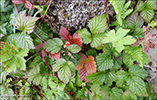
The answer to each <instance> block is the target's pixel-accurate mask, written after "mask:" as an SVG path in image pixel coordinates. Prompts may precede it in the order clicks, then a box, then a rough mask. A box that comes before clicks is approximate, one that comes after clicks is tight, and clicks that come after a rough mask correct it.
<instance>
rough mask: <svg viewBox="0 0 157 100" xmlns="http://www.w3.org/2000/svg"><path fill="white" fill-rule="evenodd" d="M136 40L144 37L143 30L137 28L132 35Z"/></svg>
mask: <svg viewBox="0 0 157 100" xmlns="http://www.w3.org/2000/svg"><path fill="white" fill-rule="evenodd" d="M131 35H132V36H133V37H134V38H135V39H138V38H139V37H143V28H135V30H134V32H133V33H132V34H131Z"/></svg>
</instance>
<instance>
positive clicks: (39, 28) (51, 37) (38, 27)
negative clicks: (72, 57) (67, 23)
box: [37, 27, 53, 38]
mask: <svg viewBox="0 0 157 100" xmlns="http://www.w3.org/2000/svg"><path fill="white" fill-rule="evenodd" d="M37 28H38V29H39V30H40V31H41V32H42V33H44V34H45V35H47V36H48V37H50V38H53V37H51V36H50V35H48V34H46V33H45V32H44V31H42V30H41V29H40V28H39V27H37Z"/></svg>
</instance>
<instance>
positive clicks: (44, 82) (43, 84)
mask: <svg viewBox="0 0 157 100" xmlns="http://www.w3.org/2000/svg"><path fill="white" fill-rule="evenodd" d="M40 84H41V85H42V86H47V77H46V76H43V77H42V78H41V80H40Z"/></svg>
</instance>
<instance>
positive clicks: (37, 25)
mask: <svg viewBox="0 0 157 100" xmlns="http://www.w3.org/2000/svg"><path fill="white" fill-rule="evenodd" d="M51 3H52V0H50V3H49V5H48V7H47V9H46V11H45V14H44V16H43V18H42V19H41V21H40V23H39V24H38V25H37V26H36V27H35V29H36V28H37V27H38V26H39V25H40V24H41V23H42V21H43V20H44V18H45V16H46V14H47V12H48V10H49V8H50V6H51Z"/></svg>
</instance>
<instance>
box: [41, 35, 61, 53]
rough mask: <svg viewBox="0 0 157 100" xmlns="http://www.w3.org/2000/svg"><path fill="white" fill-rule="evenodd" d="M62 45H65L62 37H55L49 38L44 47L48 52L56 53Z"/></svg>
mask: <svg viewBox="0 0 157 100" xmlns="http://www.w3.org/2000/svg"><path fill="white" fill-rule="evenodd" d="M62 45H63V42H62V40H61V39H59V38H53V39H49V40H48V41H46V43H45V44H44V46H43V48H44V49H45V50H46V51H47V52H50V53H52V54H54V53H57V52H58V51H59V50H60V49H61V46H62Z"/></svg>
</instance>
